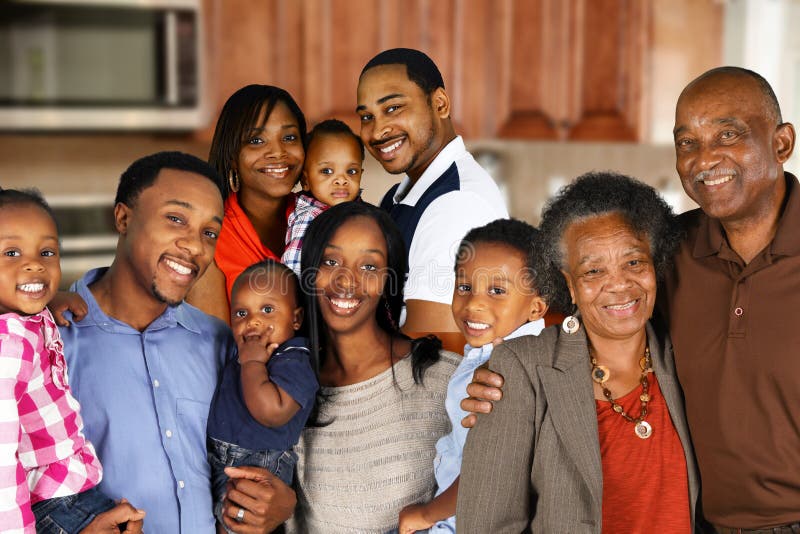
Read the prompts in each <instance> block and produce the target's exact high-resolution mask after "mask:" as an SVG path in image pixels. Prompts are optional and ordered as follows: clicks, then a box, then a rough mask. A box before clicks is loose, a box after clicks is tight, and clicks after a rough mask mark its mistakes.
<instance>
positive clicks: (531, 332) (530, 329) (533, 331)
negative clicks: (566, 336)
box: [464, 319, 544, 358]
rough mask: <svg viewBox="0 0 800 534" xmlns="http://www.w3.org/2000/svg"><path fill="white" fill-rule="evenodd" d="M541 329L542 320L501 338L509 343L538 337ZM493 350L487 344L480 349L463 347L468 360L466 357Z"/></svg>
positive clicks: (528, 323) (469, 346) (492, 346)
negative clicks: (522, 338) (523, 337)
mask: <svg viewBox="0 0 800 534" xmlns="http://www.w3.org/2000/svg"><path fill="white" fill-rule="evenodd" d="M543 328H544V319H537V320H536V321H530V322H527V323H525V324H523V325H522V326H520V327H519V328H517V329H516V330H514V331H513V332H511V333H510V334H508V335H507V336H506V337H504V338H503V341H511V340H512V339H514V338H517V337H522V336H538V335H539V333H540V332H541V331H542V329H543ZM493 348H494V345H492V344H491V343H487V344H486V345H483V346H482V347H473V346H472V345H470V344H469V343H467V344H466V345H464V357H465V358H468V357H473V356H478V355H481V354H486V353H491V352H492V349H493Z"/></svg>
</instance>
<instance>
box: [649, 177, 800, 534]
mask: <svg viewBox="0 0 800 534" xmlns="http://www.w3.org/2000/svg"><path fill="white" fill-rule="evenodd" d="M786 183H787V198H786V202H785V206H784V210H783V214H782V215H781V218H780V221H779V223H778V230H777V232H776V234H775V237H774V238H773V240H772V242H771V243H770V244H769V245H768V246H767V247H766V248H765V249H764V250H763V251H762V252H761V253H760V254H759V255H758V256H757V257H756V258H754V259H753V261H751V262H750V263H749V264H747V265H746V264H745V263H744V262H743V261H742V260H741V258H740V257H739V256H738V254H736V252H734V251H733V250H732V249H731V248H730V247H729V246H728V242H727V239H726V238H725V234H724V231H723V229H722V226H721V225H720V223H719V221H718V220H715V219H711V218H709V217H708V216H706V215H705V214H704V213H703V212H702V211H700V210H695V211H691V212H688V213H685V214H683V215H682V216H681V218H682V219H683V221H684V222H685V223H686V224H687V228H688V234H687V238H686V240H685V242H684V243H683V245H682V247H681V249H680V251H679V253H678V255H677V257H676V260H675V269H674V272H673V273H671V274H670V275H669V276H668V279H667V281H666V295H665V296H666V297H667V299H666V302H664V300H662V301H661V305H662V306H663V305H664V304H666V305H667V307H668V309H667V310H665V311H666V313H667V316H668V317H669V324H670V333H671V335H672V341H673V343H674V349H675V361H676V365H677V371H678V377H679V378H680V382H681V385H682V386H683V391H684V395H685V397H686V415H687V418H688V421H689V428H690V430H691V433H692V440H693V442H694V447H695V452H696V454H697V461H698V464H699V467H700V474H701V477H702V487H703V491H702V499H703V509H704V512H705V516H706V518H707V519H708V520H709V521H711V522H712V523H715V524H718V525H724V526H730V527H741V528H760V527H761V528H763V527H770V526H775V525H781V524H786V523H792V522H796V521H800V184H798V182H797V178H795V177H794V176H792V175H791V174H789V173H786Z"/></svg>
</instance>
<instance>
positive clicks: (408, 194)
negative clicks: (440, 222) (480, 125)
mask: <svg viewBox="0 0 800 534" xmlns="http://www.w3.org/2000/svg"><path fill="white" fill-rule="evenodd" d="M465 154H467V147H466V146H464V140H463V139H462V138H461V136H460V135H457V136H456V137H455V138H454V139H453V140H452V141H450V142H449V143H447V144H446V145H445V146H444V148H443V149H442V150H441V151H440V152H439V153H438V154H437V155H436V157H435V158H433V161H432V162H431V164H430V165H428V168H427V169H425V172H423V173H422V176H420V177H419V180H417V183H415V184H414V183H412V182H411V178H409V176H408V175H405V176H403V180H402V181H401V182H400V186H399V187H398V188H397V191H396V192H395V194H394V197H393V198H392V200H394V203H395V204H405V205H408V206H414V205H416V203H417V201H418V200H419V199H420V197H421V196H422V194H423V193H425V191H426V190H427V189H428V187H430V185H431V184H432V183H433V182H435V181H436V180H437V179H438V178H439V177H440V176H441V175H442V174H444V171H446V170H447V169H448V168H449V167H450V165H452V164H453V162H454V161H456V160H457V159H459V158H460V157H462V156H463V155H465Z"/></svg>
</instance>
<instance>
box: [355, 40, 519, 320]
mask: <svg viewBox="0 0 800 534" xmlns="http://www.w3.org/2000/svg"><path fill="white" fill-rule="evenodd" d="M356 112H357V113H358V114H359V116H360V117H361V140H362V141H363V142H364V146H366V147H367V150H369V152H370V154H372V156H373V157H374V158H375V159H377V160H378V161H379V162H380V163H381V165H382V166H383V168H384V169H385V170H386V171H387V172H390V173H392V174H405V176H404V177H403V180H402V181H401V182H400V183H399V184H398V185H395V186H394V187H392V188H391V189H390V190H389V192H388V193H386V195H385V196H384V198H383V201H382V202H381V207H382V208H384V209H386V210H387V211H388V212H389V213H390V214H391V216H392V219H394V221H395V222H396V223H397V224H398V226H399V227H400V229H401V231H402V232H403V237H404V238H405V240H406V247H407V250H408V279H407V282H406V289H405V303H406V316H405V323H404V325H403V330H404V331H405V332H456V331H457V330H458V329H457V328H456V325H455V321H454V320H453V318H452V313H451V311H450V303H451V301H452V297H453V283H454V277H453V265H454V263H455V254H456V249H457V247H458V244H459V243H460V242H461V239H462V238H463V237H464V235H465V234H466V233H467V232H468V231H469V230H471V229H472V228H475V227H478V226H482V225H484V224H486V223H488V222H490V221H493V220H495V219H501V218H507V217H508V211H507V210H506V206H505V203H504V201H503V198H502V196H501V195H500V191H499V190H498V188H497V185H496V184H495V183H494V181H493V180H492V178H491V176H489V174H488V173H487V172H486V171H485V170H483V168H481V166H480V165H478V164H477V162H475V160H474V159H473V158H472V155H471V154H470V153H469V152H467V149H466V148H465V146H464V141H463V140H462V139H461V137H460V136H457V135H456V133H455V130H454V129H453V124H452V121H451V120H450V98H449V97H448V96H447V93H446V92H445V89H444V81H443V80H442V75H441V73H440V72H439V69H438V68H437V67H436V65H435V64H434V63H433V61H432V60H431V58H429V57H428V56H427V55H425V54H424V53H422V52H420V51H418V50H412V49H409V48H394V49H391V50H385V51H383V52H381V53H380V54H378V55H377V56H375V57H374V58H372V59H371V60H370V61H369V62H368V63H367V65H366V66H365V67H364V69H363V70H362V71H361V76H360V78H359V81H358V107H357V108H356Z"/></svg>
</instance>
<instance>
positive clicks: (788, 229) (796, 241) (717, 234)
mask: <svg viewBox="0 0 800 534" xmlns="http://www.w3.org/2000/svg"><path fill="white" fill-rule="evenodd" d="M784 179H785V180H786V201H785V203H784V206H783V213H781V216H780V218H779V219H778V228H777V230H776V231H775V236H774V237H773V238H772V242H771V243H770V245H769V252H770V254H776V255H789V256H791V255H797V254H800V233H798V232H797V230H796V228H797V226H798V224H800V190H799V189H800V188H799V187H798V183H797V178H796V177H795V176H794V175H793V174H792V173H789V172H784ZM723 248H728V246H727V238H726V237H725V229H724V228H723V227H722V223H720V222H719V219H714V218H712V217H709V216H707V215H704V216H703V217H702V218H701V220H700V224H699V227H698V232H697V240H696V241H695V244H694V250H693V251H692V255H693V256H694V257H695V258H703V257H707V256H714V255H717V254H719V253H720V251H722V249H723Z"/></svg>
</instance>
